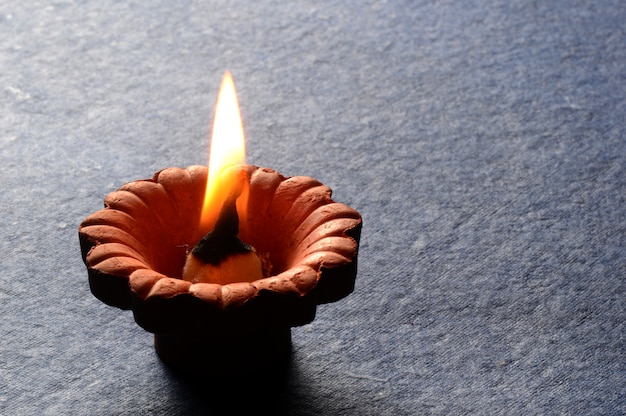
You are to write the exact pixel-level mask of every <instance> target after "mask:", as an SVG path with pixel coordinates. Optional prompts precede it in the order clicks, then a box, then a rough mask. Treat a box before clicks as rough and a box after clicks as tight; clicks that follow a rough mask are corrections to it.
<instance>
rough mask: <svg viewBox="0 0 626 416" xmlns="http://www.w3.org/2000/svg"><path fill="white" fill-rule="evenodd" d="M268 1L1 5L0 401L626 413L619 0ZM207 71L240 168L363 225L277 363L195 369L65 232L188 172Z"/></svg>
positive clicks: (624, 130)
mask: <svg viewBox="0 0 626 416" xmlns="http://www.w3.org/2000/svg"><path fill="white" fill-rule="evenodd" d="M284 3H285V2H281V1H259V2H253V1H239V0H236V1H224V0H222V1H204V2H198V1H184V0H183V1H169V2H168V1H155V2H150V3H148V2H136V1H132V2H118V1H113V0H104V1H98V2H95V1H76V2H72V1H55V2H22V1H14V0H4V1H1V2H0V109H1V111H0V166H1V169H2V174H1V175H0V187H1V188H0V189H1V190H2V192H1V193H0V214H1V215H0V229H2V237H1V238H0V244H1V249H0V261H1V265H2V266H1V267H2V269H1V270H2V273H1V274H0V316H1V320H0V414H2V415H29V414H44V415H45V414H53V415H58V414H90V415H95V414H103V415H111V414H167V415H187V414H221V413H222V410H223V409H224V407H225V406H224V405H225V404H229V405H232V406H233V408H234V409H239V410H241V409H242V408H245V407H253V408H256V409H257V410H258V409H270V410H273V412H274V413H275V414H278V413H280V412H281V411H282V412H284V413H285V414H294V415H318V414H319V415H352V414H354V415H387V414H389V415H403V414H411V415H428V414H433V415H450V414H484V415H494V414H507V415H512V414H520V415H522V414H523V415H528V414H566V415H581V414H586V415H595V414H602V415H620V414H625V413H626V399H625V398H624V397H625V394H624V392H625V391H626V360H625V357H624V352H625V349H626V346H625V329H624V321H625V319H624V318H625V316H626V313H625V297H626V296H625V283H624V281H625V279H624V277H625V273H626V244H625V243H626V230H625V229H626V208H625V207H626V204H625V201H624V199H625V195H626V171H625V166H626V121H625V114H626V90H625V87H624V86H625V81H626V33H625V27H626V26H624V21H626V3H624V2H622V1H618V0H615V1H611V0H598V1H594V2H585V1H550V2H527V1H521V0H513V1H496V0H487V1H482V2H479V1H425V0H424V1H422V0H418V1H408V0H406V1H401V0H398V1H363V2H357V1H354V0H347V1H341V2H339V1H335V2H332V1H321V2H313V1H305V0H298V1H294V2H289V3H288V4H284ZM227 68H228V69H230V70H231V71H232V72H233V74H234V77H235V81H236V83H237V86H238V91H239V98H240V101H241V106H242V112H243V117H244V120H245V123H246V133H247V137H248V156H249V157H248V160H249V162H250V163H253V164H257V165H260V166H269V167H272V168H275V169H277V170H279V171H281V172H282V173H284V174H287V175H309V176H313V177H316V178H317V179H319V180H321V181H322V182H324V183H326V184H327V185H329V186H331V187H332V188H333V189H334V190H335V193H334V196H335V198H336V200H338V201H341V202H344V203H347V204H348V205H351V206H353V207H355V208H356V209H358V210H359V211H360V212H361V213H362V215H363V217H364V228H363V237H362V246H361V252H360V264H359V277H358V281H357V287H356V290H355V292H354V293H353V294H352V295H351V296H349V297H348V298H346V299H344V300H342V301H340V302H338V303H335V304H330V305H325V306H322V307H320V308H319V309H318V316H317V319H316V320H315V321H314V322H313V323H311V324H309V325H307V326H304V327H301V328H296V329H294V330H293V332H292V333H293V344H294V345H293V348H294V351H293V357H292V359H291V365H290V366H289V368H288V369H287V370H286V371H285V372H284V374H282V375H279V376H277V377H276V378H275V379H271V380H239V381H237V382H234V383H233V382H226V381H224V380H216V381H215V382H208V383H198V382H195V381H193V380H185V379H182V378H180V377H179V376H177V375H175V374H172V373H171V372H170V371H169V370H168V369H166V368H164V367H163V365H162V364H161V362H160V361H159V360H158V358H157V357H156V355H155V353H154V351H153V348H152V338H151V334H149V333H146V332H144V331H143V330H141V329H140V328H139V327H137V326H136V325H135V323H134V321H133V317H132V313H130V312H128V311H126V312H124V311H120V310H117V309H114V308H111V307H107V306H105V305H104V304H102V303H101V302H99V301H98V300H97V299H95V298H94V297H93V296H92V295H91V294H90V292H89V288H88V285H87V275H86V271H85V268H84V265H83V264H82V262H81V260H80V255H79V247H78V238H77V226H78V224H79V223H80V221H81V220H82V219H83V218H84V217H86V216H87V215H88V214H89V213H91V212H93V211H95V210H97V209H99V208H100V207H101V206H102V200H103V198H104V196H105V195H106V194H107V193H108V192H110V191H112V190H114V189H116V188H117V187H119V186H120V185H122V184H123V183H125V182H128V181H131V180H135V179H141V178H146V177H150V176H151V175H152V174H153V173H154V172H155V171H157V170H159V169H161V168H164V167H168V166H187V165H191V164H203V163H205V159H206V147H207V144H206V140H207V136H208V132H209V124H210V120H211V115H212V111H213V105H214V104H213V103H214V100H215V95H216V90H217V86H218V84H219V80H220V78H221V76H222V73H223V71H224V70H225V69H227ZM259 391H260V392H261V393H263V394H259Z"/></svg>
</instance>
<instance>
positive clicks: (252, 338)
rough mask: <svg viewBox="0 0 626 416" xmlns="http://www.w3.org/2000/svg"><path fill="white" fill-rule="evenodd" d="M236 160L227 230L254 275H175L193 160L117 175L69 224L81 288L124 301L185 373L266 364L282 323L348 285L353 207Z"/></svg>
mask: <svg viewBox="0 0 626 416" xmlns="http://www.w3.org/2000/svg"><path fill="white" fill-rule="evenodd" d="M239 168H240V169H241V170H242V171H243V172H245V180H246V181H247V185H249V187H248V197H247V218H246V221H245V224H242V225H241V226H240V227H239V230H238V231H239V234H238V236H239V238H240V239H241V240H242V241H243V242H245V243H246V244H248V245H250V246H252V247H254V250H255V251H256V253H257V254H258V256H259V259H261V260H262V262H263V263H264V264H265V265H264V267H263V270H264V275H263V276H261V277H260V278H259V279H257V280H254V281H250V282H246V281H243V282H241V281H239V282H231V283H228V282H223V283H205V282H194V281H188V280H184V279H183V269H184V268H185V263H186V261H187V259H188V257H189V255H190V251H191V250H192V249H193V248H194V245H196V243H197V229H196V228H197V220H196V219H197V218H199V217H200V214H201V210H202V205H203V198H204V193H205V184H206V181H207V168H206V167H204V166H190V167H187V168H185V169H181V168H168V169H164V170H161V171H159V172H157V173H156V174H155V175H154V177H153V178H152V179H147V180H140V181H135V182H130V183H128V184H126V185H123V186H122V187H121V188H119V189H118V190H117V191H115V192H112V193H110V194H109V195H108V196H107V197H106V199H105V201H104V205H105V208H104V209H102V210H100V211H97V212H95V213H93V214H91V215H90V216H88V217H87V218H86V219H85V220H84V221H83V222H82V224H81V225H80V228H79V237H80V246H81V252H82V257H83V261H84V262H85V264H86V266H87V270H88V275H89V285H90V288H91V291H92V293H93V294H94V295H95V296H96V297H97V298H98V299H100V300H101V301H103V302H104V303H106V304H108V305H111V306H115V307H118V308H121V309H125V310H128V309H131V310H132V311H133V314H134V318H135V320H136V322H137V323H138V324H139V326H141V327H142V328H143V329H145V330H146V331H149V332H152V333H154V334H155V347H156V351H157V353H158V355H159V356H160V358H161V359H162V360H163V361H164V362H166V363H167V364H170V365H171V366H173V367H175V368H179V369H182V370H184V371H191V372H207V371H212V372H231V371H232V372H241V371H244V372H245V371H249V370H255V369H260V368H264V367H267V366H270V365H272V363H274V362H276V361H277V360H279V359H281V357H284V356H285V355H288V352H289V351H290V345H291V327H294V326H300V325H305V324H307V323H310V322H311V321H312V320H313V319H314V318H315V313H316V307H317V305H319V304H323V303H328V302H333V301H336V300H339V299H341V298H343V297H345V296H347V295H348V294H349V293H351V292H352V291H353V289H354V283H355V277H356V271H357V253H358V246H359V237H360V231H361V224H362V220H361V216H360V214H359V213H358V212H357V211H355V210H354V209H352V208H350V207H348V206H346V205H344V204H341V203H337V202H335V201H333V200H332V199H331V190H330V189H329V188H328V187H327V186H325V185H323V184H322V183H320V182H319V181H317V180H315V179H313V178H310V177H305V176H295V177H285V176H282V175H281V174H279V173H278V172H276V171H274V170H272V169H268V168H259V167H257V166H251V165H244V166H241V167H239ZM268 265H269V266H268Z"/></svg>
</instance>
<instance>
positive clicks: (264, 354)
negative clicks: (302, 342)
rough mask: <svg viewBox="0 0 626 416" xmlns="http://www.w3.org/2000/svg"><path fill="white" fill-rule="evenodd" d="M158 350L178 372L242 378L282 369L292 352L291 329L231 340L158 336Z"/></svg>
mask: <svg viewBox="0 0 626 416" xmlns="http://www.w3.org/2000/svg"><path fill="white" fill-rule="evenodd" d="M154 347H155V349H156V352H157V354H158V356H159V358H160V359H161V361H163V362H164V363H165V364H167V365H168V366H169V367H171V368H172V369H173V370H175V371H178V372H181V373H184V374H189V375H215V376H225V377H230V376H238V375H245V374H250V373H255V372H262V371H273V370H275V369H280V368H282V367H283V364H285V363H286V362H287V361H288V358H289V355H290V353H291V328H289V327H286V328H271V329H268V328H264V329H263V330H262V331H261V330H259V331H257V332H255V333H252V334H246V335H243V336H238V337H228V338H218V337H213V336H210V335H198V334H190V333H159V334H155V335H154Z"/></svg>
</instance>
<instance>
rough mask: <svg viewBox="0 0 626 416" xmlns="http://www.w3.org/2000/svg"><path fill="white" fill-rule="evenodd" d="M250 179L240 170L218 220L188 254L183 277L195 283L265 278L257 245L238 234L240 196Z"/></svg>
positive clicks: (219, 282)
mask: <svg viewBox="0 0 626 416" xmlns="http://www.w3.org/2000/svg"><path fill="white" fill-rule="evenodd" d="M246 182H247V177H246V174H245V172H244V171H240V172H239V174H238V176H237V179H236V181H235V184H234V186H233V188H232V189H231V191H230V192H229V194H228V196H227V197H226V200H225V201H224V205H222V209H221V211H220V214H219V216H218V218H217V222H216V223H215V228H214V229H213V230H212V231H209V232H208V233H207V234H205V236H204V237H202V238H201V239H200V241H199V242H198V244H196V246H195V247H194V248H193V250H192V251H191V252H190V253H189V255H188V256H187V261H186V262H185V267H184V268H183V279H184V280H187V281H190V282H192V283H218V284H228V283H235V282H253V281H255V280H258V279H262V278H263V277H264V275H263V266H262V263H261V259H260V258H259V256H258V255H257V253H256V250H255V249H254V247H252V246H250V245H248V244H246V243H244V242H243V241H241V239H240V238H239V236H238V234H239V216H238V215H237V198H238V197H239V196H240V195H241V193H242V192H243V189H244V186H245V184H246Z"/></svg>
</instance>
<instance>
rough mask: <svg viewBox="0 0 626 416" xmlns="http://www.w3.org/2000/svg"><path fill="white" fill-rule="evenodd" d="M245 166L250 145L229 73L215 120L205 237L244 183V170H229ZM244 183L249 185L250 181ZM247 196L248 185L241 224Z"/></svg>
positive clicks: (239, 208) (202, 224) (204, 210)
mask: <svg viewBox="0 0 626 416" xmlns="http://www.w3.org/2000/svg"><path fill="white" fill-rule="evenodd" d="M245 163H246V146H245V141H244V133H243V123H242V121H241V114H240V113H239V103H238V102H237V92H236V91H235V83H234V81H233V77H232V75H231V74H230V72H229V71H226V73H225V74H224V77H223V78H222V84H221V86H220V91H219V94H218V97H217V104H216V106H215V116H214V119H213V132H212V136H211V150H210V152H209V171H208V178H207V185H206V191H205V194H204V204H203V206H202V215H201V217H200V226H199V229H200V232H201V234H205V233H206V232H208V231H210V230H212V229H213V227H214V226H215V221H216V220H217V217H218V215H219V212H220V210H221V209H222V205H223V204H224V200H225V199H226V196H227V195H228V193H229V192H230V190H231V188H232V187H233V186H234V185H235V184H236V183H237V181H240V180H242V169H227V168H229V167H231V166H234V165H243V164H245ZM244 184H245V185H247V184H248V181H247V178H246V179H245V181H244ZM247 194H248V193H247V186H245V187H244V191H243V193H242V195H241V196H240V197H239V198H238V199H237V213H238V215H239V221H240V223H241V222H242V221H244V222H245V214H246V212H245V211H246V205H247Z"/></svg>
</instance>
